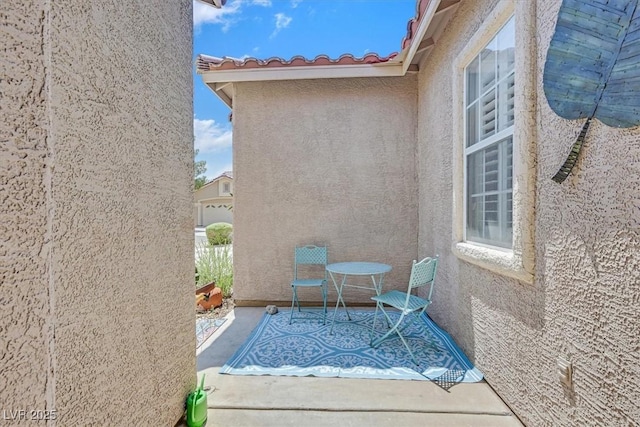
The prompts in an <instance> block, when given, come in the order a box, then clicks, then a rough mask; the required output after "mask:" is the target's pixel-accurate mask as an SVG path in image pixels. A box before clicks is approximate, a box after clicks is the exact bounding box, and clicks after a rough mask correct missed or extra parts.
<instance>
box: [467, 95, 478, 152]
mask: <svg viewBox="0 0 640 427" xmlns="http://www.w3.org/2000/svg"><path fill="white" fill-rule="evenodd" d="M476 142H478V103H477V102H476V103H475V104H473V105H471V106H470V107H469V108H467V147H470V146H472V145H473V144H475V143H476Z"/></svg>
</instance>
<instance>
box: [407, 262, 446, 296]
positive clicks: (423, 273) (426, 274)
mask: <svg viewBox="0 0 640 427" xmlns="http://www.w3.org/2000/svg"><path fill="white" fill-rule="evenodd" d="M437 269H438V255H436V256H435V257H434V258H431V257H427V258H425V259H423V260H422V261H420V262H416V261H415V260H414V261H413V265H412V266H411V277H410V278H409V288H408V289H407V294H409V293H411V291H412V290H413V289H416V288H420V287H422V286H427V285H429V286H430V287H429V296H428V297H427V299H428V300H429V301H431V294H432V293H433V284H434V282H435V279H436V270H437Z"/></svg>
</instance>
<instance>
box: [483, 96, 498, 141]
mask: <svg viewBox="0 0 640 427" xmlns="http://www.w3.org/2000/svg"><path fill="white" fill-rule="evenodd" d="M494 133H496V91H495V90H492V91H491V92H489V93H487V94H486V95H484V96H483V97H482V99H481V100H480V140H483V139H485V138H488V137H490V136H491V135H493V134H494Z"/></svg>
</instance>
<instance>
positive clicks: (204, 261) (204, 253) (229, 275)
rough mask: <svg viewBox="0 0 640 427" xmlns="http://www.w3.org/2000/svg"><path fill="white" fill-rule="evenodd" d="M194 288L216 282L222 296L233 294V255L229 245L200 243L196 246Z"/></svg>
mask: <svg viewBox="0 0 640 427" xmlns="http://www.w3.org/2000/svg"><path fill="white" fill-rule="evenodd" d="M196 269H197V270H198V279H197V281H196V287H200V286H204V285H206V284H208V283H211V282H216V286H218V287H219V288H220V289H221V290H222V296H224V297H225V298H227V297H230V296H231V294H232V293H233V253H232V249H231V246H230V245H225V246H213V245H208V244H207V243H205V242H201V243H199V244H198V245H197V246H196Z"/></svg>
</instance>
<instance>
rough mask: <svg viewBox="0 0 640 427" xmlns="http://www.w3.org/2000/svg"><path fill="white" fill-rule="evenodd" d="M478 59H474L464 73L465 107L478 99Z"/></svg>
mask: <svg viewBox="0 0 640 427" xmlns="http://www.w3.org/2000/svg"><path fill="white" fill-rule="evenodd" d="M479 61H480V60H479V59H478V57H476V59H474V60H473V62H471V64H469V66H468V67H467V69H466V73H467V105H468V104H471V103H472V102H473V101H475V100H476V99H478V97H479V96H480V94H479V92H478V76H479V73H478V71H479V70H478V67H479Z"/></svg>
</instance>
